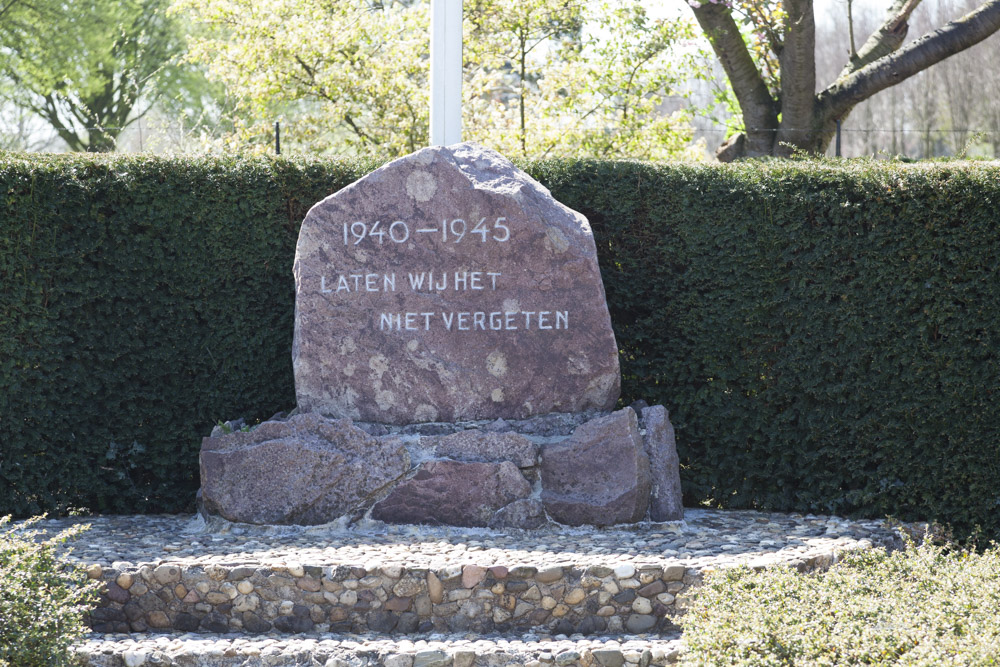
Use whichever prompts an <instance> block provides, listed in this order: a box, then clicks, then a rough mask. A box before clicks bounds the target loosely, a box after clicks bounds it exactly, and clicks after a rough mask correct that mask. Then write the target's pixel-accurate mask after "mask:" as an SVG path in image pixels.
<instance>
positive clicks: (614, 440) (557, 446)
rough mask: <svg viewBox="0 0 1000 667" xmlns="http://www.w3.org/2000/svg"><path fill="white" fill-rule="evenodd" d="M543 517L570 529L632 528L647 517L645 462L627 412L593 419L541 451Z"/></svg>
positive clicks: (635, 425)
mask: <svg viewBox="0 0 1000 667" xmlns="http://www.w3.org/2000/svg"><path fill="white" fill-rule="evenodd" d="M541 474H542V502H543V503H544V505H545V511H546V512H548V513H549V515H550V516H551V517H552V518H553V519H555V520H556V521H559V522H560V523H565V524H568V525H571V526H580V525H584V524H592V525H595V526H609V525H614V524H619V523H634V522H636V521H639V520H641V519H642V518H643V516H645V514H646V509H647V507H648V505H649V493H650V487H651V481H650V474H649V459H648V458H647V456H646V452H645V450H644V449H643V445H642V438H641V437H640V435H639V425H638V420H637V418H636V415H635V412H633V411H632V409H631V408H625V409H623V410H619V411H617V412H614V413H612V414H610V415H608V416H605V417H598V418H596V419H592V420H590V421H588V422H586V423H584V424H583V425H581V426H579V427H578V428H577V429H576V430H575V431H573V435H571V436H570V437H569V438H567V439H566V440H563V441H562V442H557V443H552V444H549V445H546V446H545V447H544V448H543V450H542V465H541Z"/></svg>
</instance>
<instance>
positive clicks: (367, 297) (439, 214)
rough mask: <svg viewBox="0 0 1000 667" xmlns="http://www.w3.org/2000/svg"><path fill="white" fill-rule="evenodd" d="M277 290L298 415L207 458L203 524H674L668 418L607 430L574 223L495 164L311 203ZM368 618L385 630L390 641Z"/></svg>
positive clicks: (594, 303) (214, 447)
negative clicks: (284, 297) (291, 316)
mask: <svg viewBox="0 0 1000 667" xmlns="http://www.w3.org/2000/svg"><path fill="white" fill-rule="evenodd" d="M293 270H294V276H295V286H296V301H295V330H294V338H293V351H292V361H293V369H294V373H295V390H296V396H297V399H298V406H297V408H296V410H294V411H293V412H292V414H291V416H290V417H287V418H286V417H284V415H283V414H279V415H275V417H272V419H271V420H269V421H266V422H264V423H262V424H259V425H257V426H249V425H245V424H244V423H243V422H242V421H238V422H228V423H227V425H226V428H223V427H222V426H220V427H219V428H218V429H217V431H216V432H213V433H212V435H211V436H210V437H208V438H205V439H204V441H203V442H202V449H201V479H202V491H201V507H202V509H203V511H204V512H206V513H207V514H210V515H217V516H221V517H223V518H225V519H228V520H230V521H237V522H250V523H300V524H317V523H326V522H329V521H333V520H335V519H338V518H341V517H347V519H348V520H349V521H354V520H357V519H358V518H360V517H370V518H371V519H375V520H379V521H385V522H387V523H431V524H441V523H443V524H449V525H458V526H487V527H490V528H497V529H505V528H537V527H538V526H541V525H543V524H545V523H548V522H550V521H553V520H554V521H557V522H559V523H564V524H568V525H584V524H590V525H597V526H607V525H614V524H618V523H634V522H636V521H640V520H642V519H643V518H645V517H647V516H648V517H650V518H652V519H653V520H654V521H673V520H678V519H681V518H682V517H683V509H682V508H681V505H680V501H681V490H680V478H679V475H678V469H679V468H678V460H677V453H676V448H675V443H674V436H673V429H672V427H671V426H670V422H669V416H668V414H667V412H666V410H665V408H663V407H662V406H653V407H649V406H647V405H646V404H645V403H643V402H636V403H634V404H633V406H634V408H635V410H638V411H639V412H640V413H641V414H642V417H643V420H642V423H641V424H640V422H639V420H638V419H637V415H636V412H635V410H634V409H633V408H632V407H629V408H625V409H623V410H618V411H616V412H612V410H613V409H614V407H615V405H616V403H617V400H618V394H619V389H620V377H619V368H618V349H617V345H616V343H615V337H614V333H613V332H612V329H611V321H610V317H609V314H608V308H607V305H606V303H605V297H604V286H603V283H602V282H601V275H600V271H599V269H598V265H597V253H596V246H595V243H594V238H593V235H592V234H591V230H590V226H589V224H588V222H587V220H586V218H584V217H583V216H582V215H580V214H579V213H576V212H574V211H572V210H570V209H568V208H566V207H565V206H563V205H562V204H560V203H559V202H557V201H556V200H555V199H553V198H552V196H551V195H550V194H549V192H548V190H546V189H545V188H544V187H542V186H541V185H540V184H539V183H537V182H535V181H534V180H532V179H531V178H530V177H529V176H528V175H527V174H525V173H524V172H522V171H520V170H519V169H517V168H516V167H514V165H512V164H511V163H510V162H508V161H507V160H506V159H505V158H503V157H502V156H500V155H499V154H497V153H495V152H493V151H490V150H487V149H484V148H482V147H480V146H476V145H474V144H458V145H455V146H450V147H433V148H427V149H424V150H421V151H418V152H417V153H414V154H412V155H408V156H406V157H403V158H400V159H398V160H395V161H393V162H391V163H389V164H387V165H385V166H384V167H382V168H381V169H378V170H376V171H374V172H372V173H371V174H369V175H367V176H365V177H364V178H362V179H360V180H358V181H356V182H355V183H353V184H352V185H350V186H348V187H347V188H345V189H343V190H341V191H340V192H338V193H336V194H334V195H331V196H330V197H327V198H326V199H324V200H323V201H322V202H320V203H318V204H317V205H316V206H314V207H313V208H312V210H310V212H309V214H308V216H307V217H306V219H305V221H304V222H303V223H302V227H301V231H300V234H299V242H298V246H297V248H296V255H295V263H294V269H293ZM227 431H229V432H227ZM542 611H544V610H542ZM379 613H380V614H383V612H379ZM384 613H385V614H388V615H383V616H378V617H377V619H381V620H378V624H379V627H381V624H382V621H383V620H384V621H386V623H387V624H388V625H386V627H389V626H391V625H392V624H393V623H395V622H396V621H395V620H394V619H395V617H394V616H392V614H393V613H395V612H393V611H392V610H390V611H389V612H384ZM643 613H646V612H643ZM515 616H516V614H515ZM373 618H375V617H373ZM636 618H639V619H640V620H643V619H646V618H647V616H643V615H641V614H640V615H637V616H636ZM649 618H651V617H649ZM305 620H308V619H305ZM390 621H391V622H390ZM643 622H645V621H644V620H643ZM399 623H403V621H402V617H400V620H399ZM636 623H638V624H639V625H641V624H642V623H639V621H636ZM289 627H291V626H289ZM637 627H638V626H637ZM571 629H572V628H571Z"/></svg>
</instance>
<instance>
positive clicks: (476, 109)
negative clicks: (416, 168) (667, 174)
mask: <svg viewBox="0 0 1000 667" xmlns="http://www.w3.org/2000/svg"><path fill="white" fill-rule="evenodd" d="M173 10H174V12H175V14H177V15H181V16H185V17H187V18H189V19H190V20H191V21H193V22H195V23H197V24H199V25H200V26H201V33H200V34H199V35H197V36H195V37H193V38H192V40H191V45H192V46H191V54H190V55H191V58H192V59H194V60H196V61H198V62H201V63H204V64H205V66H206V67H208V69H209V73H210V76H211V77H212V78H213V79H214V80H215V81H217V82H220V83H222V84H224V85H225V86H226V88H227V89H228V91H229V92H230V94H231V95H233V96H234V97H235V98H236V99H237V100H238V104H237V109H236V113H234V114H232V116H233V121H234V124H235V126H234V130H233V132H232V134H231V135H230V137H229V138H228V141H229V142H230V145H240V146H245V145H248V144H251V145H256V146H257V147H258V149H260V150H263V149H265V148H266V147H268V146H269V145H271V137H272V127H273V122H274V121H275V120H283V121H286V123H285V124H284V125H283V128H282V129H283V137H284V139H285V146H286V151H289V150H291V151H301V150H303V149H306V150H311V151H330V152H333V153H335V154H340V155H345V154H355V153H358V154H363V155H378V156H380V157H397V156H399V155H402V154H405V153H409V152H411V151H413V150H415V149H416V148H418V147H420V146H423V145H426V143H427V128H428V112H429V103H428V77H429V71H430V51H429V44H430V35H429V14H430V11H429V10H430V3H429V2H427V0H418V1H410V0H406V1H399V0H393V1H390V2H378V3H368V2H361V3H358V2H351V1H349V0H273V1H272V2H269V3H268V4H267V6H266V7H261V6H259V3H257V2H255V1H254V0H174V4H173ZM464 16H465V21H464V25H465V36H464V42H463V43H464V52H463V53H464V56H463V58H464V82H463V84H462V93H463V97H464V101H463V104H462V109H463V114H464V118H463V127H464V133H465V136H466V137H467V138H469V139H473V140H475V141H478V142H480V143H482V144H484V145H487V146H490V147H492V148H496V149H497V150H500V151H502V152H504V153H506V154H508V155H525V156H526V155H532V156H549V157H555V156H558V155H561V154H569V155H577V154H586V155H591V156H595V157H609V156H624V155H629V156H632V157H641V158H663V157H673V156H678V155H695V154H700V152H701V151H699V150H697V149H689V148H688V144H689V143H690V139H691V124H690V119H691V114H690V113H689V112H676V113H672V114H665V113H662V112H661V111H660V109H659V106H660V105H661V104H662V103H663V102H664V101H665V98H666V96H668V95H672V96H680V95H683V93H682V92H681V91H682V90H683V89H684V88H685V86H684V85H683V82H684V81H685V79H686V78H687V77H688V76H689V74H690V72H691V70H692V69H693V63H692V62H691V58H690V57H689V56H688V55H687V51H688V50H690V49H685V48H682V47H683V44H684V42H686V41H687V40H690V39H693V37H694V35H695V32H694V29H693V26H692V25H691V23H690V22H689V21H688V20H681V19H673V20H669V21H668V20H653V19H651V18H649V17H648V16H647V14H646V12H645V10H644V9H643V7H642V5H641V3H639V2H638V1H637V0H607V1H606V2H603V1H602V2H601V3H594V2H589V1H585V0H475V1H470V2H468V3H466V5H465V15H464Z"/></svg>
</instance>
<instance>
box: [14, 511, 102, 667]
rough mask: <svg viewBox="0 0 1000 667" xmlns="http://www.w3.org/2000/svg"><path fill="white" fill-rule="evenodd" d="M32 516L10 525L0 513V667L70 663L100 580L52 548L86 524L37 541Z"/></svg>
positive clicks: (79, 531) (74, 534)
mask: <svg viewBox="0 0 1000 667" xmlns="http://www.w3.org/2000/svg"><path fill="white" fill-rule="evenodd" d="M36 521H37V519H32V520H29V521H26V522H24V523H22V524H20V525H18V526H12V525H10V517H9V516H8V517H3V518H0V667H33V666H35V665H39V666H41V665H45V666H46V667H58V666H59V665H69V664H73V659H72V655H71V653H70V650H69V648H70V646H71V644H72V643H73V642H74V641H75V640H77V639H78V638H79V637H80V636H82V635H83V634H84V633H85V632H86V631H87V627H86V625H85V623H84V618H85V615H86V612H87V609H88V608H89V607H90V606H91V605H92V604H93V603H94V602H96V599H97V586H98V584H97V583H96V582H90V581H89V580H88V578H87V574H86V572H84V571H82V570H81V569H80V568H79V567H77V566H75V565H73V564H72V563H70V562H69V561H67V560H66V558H65V556H60V555H58V554H57V553H56V545H58V544H60V543H61V542H65V541H66V540H68V539H71V538H73V537H76V536H77V535H79V534H80V533H81V532H83V530H85V529H86V526H74V527H73V528H69V529H67V530H65V531H62V532H60V533H59V534H57V535H55V536H53V537H49V538H46V539H41V540H40V539H37V538H38V537H39V533H38V531H36V530H32V529H31V526H32V525H33V524H34V523H35V522H36Z"/></svg>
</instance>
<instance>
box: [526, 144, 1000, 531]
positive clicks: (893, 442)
mask: <svg viewBox="0 0 1000 667" xmlns="http://www.w3.org/2000/svg"><path fill="white" fill-rule="evenodd" d="M532 172H533V173H534V175H535V176H536V177H538V178H539V179H540V180H542V181H543V182H544V183H546V184H547V185H548V186H549V187H550V188H551V190H552V192H553V194H554V195H555V196H556V197H558V198H559V199H560V200H561V201H562V202H564V203H565V204H566V205H568V206H570V207H572V208H575V209H577V210H579V211H581V212H582V213H584V214H585V215H586V216H588V218H589V219H590V221H591V224H592V225H593V227H594V234H595V237H596V239H597V243H598V254H599V257H600V261H601V270H602V275H603V277H604V283H605V287H606V290H607V295H608V303H609V308H610V310H611V317H612V322H613V324H614V326H615V333H616V336H617V338H618V341H619V347H620V348H621V349H622V351H623V352H622V372H623V398H624V399H625V401H626V403H627V402H628V401H629V400H632V399H634V398H644V399H645V400H647V401H649V402H650V403H653V402H654V401H655V402H661V403H663V404H665V405H667V406H668V408H669V409H670V411H671V419H672V421H673V423H674V425H675V427H676V428H677V433H678V446H679V449H680V455H681V460H682V465H683V466H684V468H683V469H682V471H681V474H682V480H683V482H684V489H685V498H686V502H688V503H696V502H711V503H713V504H715V505H718V506H722V507H733V508H746V507H759V508H764V509H773V510H793V509H797V510H805V511H811V512H823V513H863V514H867V515H870V516H881V515H885V514H893V515H896V516H899V517H901V518H904V519H937V520H940V521H942V522H945V523H951V524H953V525H954V527H955V529H956V531H957V534H965V533H968V532H969V531H972V530H974V529H975V526H976V525H977V524H979V525H981V526H982V527H983V529H984V530H987V531H988V532H989V534H992V535H996V534H998V533H1000V521H998V517H997V513H996V508H997V505H998V503H1000V495H998V493H997V490H996V483H995V480H996V479H997V474H998V471H1000V451H998V450H997V448H996V442H997V439H998V432H997V425H998V424H1000V407H998V404H997V400H996V399H997V396H996V393H997V389H998V385H997V377H1000V363H998V362H1000V328H998V327H997V322H1000V298H998V292H997V290H998V288H1000V284H998V282H997V279H996V275H997V269H998V265H997V257H998V256H1000V230H998V224H1000V220H998V219H997V217H996V215H995V213H994V211H993V209H994V208H995V206H996V203H997V202H998V201H1000V178H998V176H1000V170H998V168H997V167H996V166H995V165H994V166H986V165H964V166H950V165H934V166H922V165H902V164H884V163H875V162H853V163H846V162H844V163H808V162H796V163H765V164H759V163H755V164H750V163H744V164H739V165H733V166H724V167H707V166H706V167H692V166H682V165H644V164H630V163H620V162H619V163H613V162H583V163H561V164H552V163H547V164H546V163H539V164H536V165H533V167H532Z"/></svg>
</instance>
